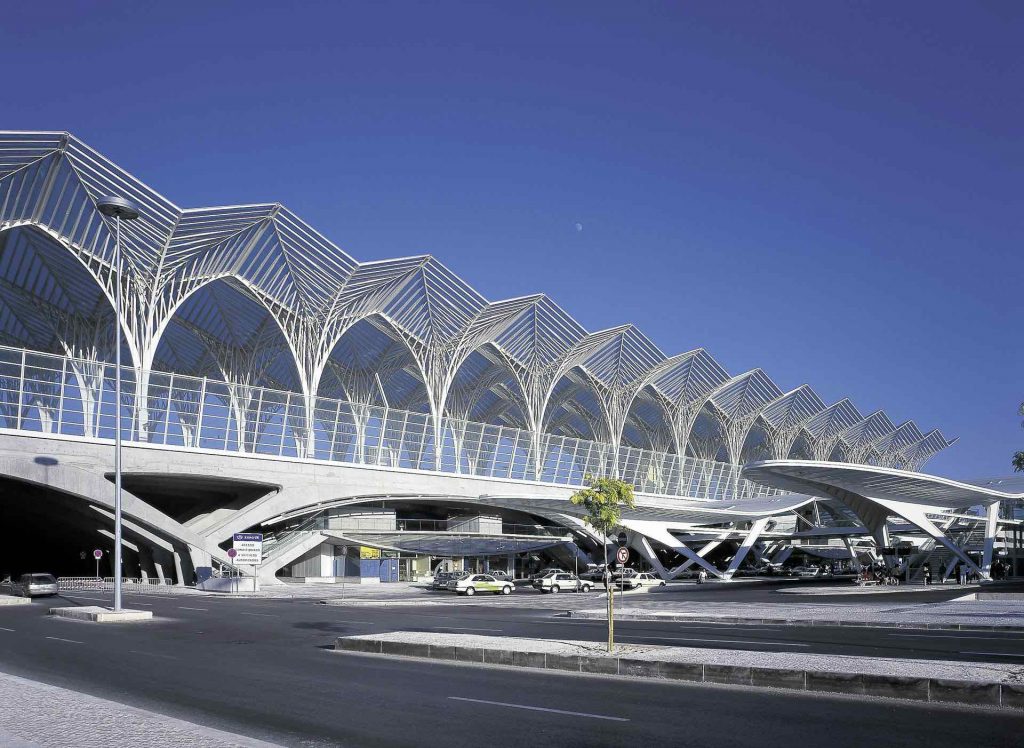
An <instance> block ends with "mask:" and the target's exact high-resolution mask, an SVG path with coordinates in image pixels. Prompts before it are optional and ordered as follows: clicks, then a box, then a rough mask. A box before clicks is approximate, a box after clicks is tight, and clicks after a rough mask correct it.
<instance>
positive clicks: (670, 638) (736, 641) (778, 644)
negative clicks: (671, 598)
mask: <svg viewBox="0 0 1024 748" xmlns="http://www.w3.org/2000/svg"><path fill="white" fill-rule="evenodd" d="M628 638H630V639H657V640H659V641H672V642H715V643H718V642H720V643H722V644H770V645H772V646H775V647H809V646H811V645H810V644H797V643H795V642H773V641H750V640H749V639H696V638H694V637H692V636H639V635H637V634H631V635H630V636H629V637H628Z"/></svg>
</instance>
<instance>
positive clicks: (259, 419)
mask: <svg viewBox="0 0 1024 748" xmlns="http://www.w3.org/2000/svg"><path fill="white" fill-rule="evenodd" d="M108 194H113V195H121V196H124V197H125V198H128V199H130V200H132V201H133V202H135V203H136V204H137V205H138V206H140V210H141V216H140V218H139V220H137V221H133V222H131V223H130V224H127V225H125V226H124V227H123V229H122V234H123V243H124V258H125V260H124V263H123V267H122V268H121V273H122V276H123V277H122V283H123V289H124V294H123V308H122V309H121V310H120V312H121V317H122V319H123V320H124V335H125V340H126V343H125V348H126V354H127V356H128V358H129V360H130V361H131V362H132V366H131V368H132V369H133V371H134V377H133V380H134V388H135V389H134V402H135V403H136V404H137V405H136V407H135V409H134V410H135V412H133V414H132V430H133V435H134V438H135V439H136V440H138V441H147V440H151V439H153V438H158V437H159V436H160V435H162V434H166V432H167V430H168V428H169V426H170V423H171V421H172V420H173V422H174V424H175V427H176V428H179V427H180V429H181V430H182V431H188V430H189V429H193V430H195V429H199V426H198V425H197V424H199V423H200V422H201V421H202V413H201V411H202V408H203V407H204V398H206V397H207V395H206V392H207V389H206V388H207V384H206V383H207V382H210V383H214V382H215V383H216V387H213V390H215V391H216V393H217V395H216V396H217V397H219V398H221V399H222V400H223V404H224V407H225V408H226V409H227V410H229V411H230V412H231V413H232V414H233V416H232V419H233V420H232V423H233V424H234V429H235V430H236V431H237V438H235V437H232V438H231V440H230V443H231V444H232V445H234V446H235V448H237V449H238V450H240V451H246V450H255V449H256V445H258V444H260V443H263V442H261V440H264V441H265V439H266V438H267V434H266V429H267V428H268V424H269V422H270V419H268V417H267V416H266V412H265V410H264V409H263V407H262V406H263V401H262V399H261V398H264V397H267V396H268V395H267V393H268V392H270V391H273V392H274V393H285V394H283V395H280V396H279V395H278V394H275V395H273V397H274V398H279V397H280V399H281V402H280V404H279V411H284V412H286V414H287V420H288V430H289V433H288V435H287V436H285V435H284V434H282V435H281V437H280V438H281V441H282V443H284V441H285V440H286V439H287V441H288V443H289V444H292V443H294V451H295V453H296V454H297V455H298V456H300V457H301V456H303V455H312V454H314V452H315V451H316V449H317V441H318V439H322V438H323V433H324V432H325V430H330V429H334V430H337V428H338V423H337V422H335V423H334V424H333V425H331V426H328V425H327V421H329V420H330V419H331V418H332V417H333V416H332V415H330V414H328V415H325V414H324V412H322V411H323V410H324V409H323V408H321V406H320V405H319V404H318V403H319V401H318V399H319V398H333V399H339V400H344V401H347V402H348V403H349V404H350V407H349V408H348V409H347V412H346V415H345V428H350V429H351V430H352V431H353V432H354V433H355V435H356V437H355V438H354V439H353V441H354V442H355V443H358V444H359V445H363V444H364V442H365V441H366V440H365V439H364V438H362V437H363V436H365V432H366V430H367V429H372V428H374V417H371V415H370V412H371V411H370V409H372V408H385V409H395V410H400V411H404V412H410V413H420V414H423V415H424V416H426V417H427V425H426V426H425V427H424V428H425V432H424V435H423V440H422V442H421V448H422V449H424V450H427V451H431V450H433V452H434V453H435V457H436V460H435V462H436V463H439V462H440V454H441V452H442V451H443V450H444V449H445V444H446V443H447V442H450V441H453V442H454V445H455V450H456V452H457V453H459V454H461V453H462V451H463V450H464V449H465V450H466V451H468V453H469V454H467V456H465V457H464V458H463V457H461V456H460V457H459V458H458V459H457V460H456V462H457V466H461V465H463V464H464V463H465V464H470V468H472V465H471V463H472V462H473V460H475V459H477V457H476V456H475V455H474V454H473V449H472V446H473V445H472V440H473V438H474V435H473V433H474V430H473V429H472V428H469V427H468V426H466V424H473V423H483V424H485V425H487V426H488V427H490V426H494V427H498V428H508V429H512V430H515V433H516V434H518V433H519V432H520V431H521V432H523V433H525V434H527V435H528V436H527V437H526V441H527V442H528V443H529V444H528V446H529V447H530V448H529V450H528V455H529V456H528V457H527V458H526V459H527V460H528V461H529V462H531V463H532V474H533V475H534V476H539V475H540V474H541V473H542V472H543V471H544V470H545V469H546V468H547V463H546V460H548V458H547V457H546V456H545V451H544V449H543V448H542V442H544V440H545V439H547V438H549V437H551V436H559V437H567V438H576V439H585V440H590V441H592V442H594V443H597V444H600V445H604V446H605V447H606V454H605V455H604V457H603V458H602V459H604V460H605V465H606V470H607V472H617V471H620V470H621V463H622V462H623V460H624V459H625V458H624V457H623V454H624V452H623V449H625V448H629V449H632V450H648V451H650V452H653V453H659V454H664V453H674V454H675V455H677V456H678V457H679V458H680V459H690V458H703V459H705V460H711V461H715V460H717V461H722V462H726V463H729V464H731V465H732V466H739V465H740V464H742V463H743V462H745V461H747V460H750V459H758V458H763V457H773V458H785V457H802V458H812V459H819V460H827V459H841V460H843V461H846V462H864V463H870V464H877V465H882V466H889V467H897V468H915V469H916V468H919V467H920V466H921V465H922V464H923V463H924V462H925V461H926V460H927V459H928V458H929V457H931V456H932V455H933V454H935V453H936V452H937V451H939V450H941V449H944V448H946V447H948V446H949V445H950V444H952V441H950V440H947V439H946V438H945V437H943V436H942V434H941V433H940V432H938V431H930V432H928V433H927V434H925V433H922V431H921V430H920V429H918V427H917V426H916V425H915V424H914V423H913V422H908V423H905V424H903V425H901V426H898V427H897V426H896V425H894V424H893V423H892V422H891V421H890V419H889V418H888V417H887V416H886V415H885V414H884V413H882V412H881V411H879V412H877V413H874V414H872V415H870V416H868V417H867V418H863V417H861V415H860V413H859V412H858V411H857V410H856V408H854V406H853V405H852V404H851V403H850V402H849V401H848V400H842V401H840V402H838V403H835V404H834V405H831V406H826V404H825V403H823V402H822V400H821V399H820V398H819V397H818V396H817V395H816V394H815V393H814V391H813V390H812V389H811V387H810V386H808V385H801V386H800V387H797V388H796V389H793V390H790V391H789V392H785V393H784V392H783V391H782V389H781V388H780V387H779V386H778V385H776V384H775V382H773V381H772V380H771V378H770V377H769V376H768V375H767V374H766V373H765V372H764V371H762V370H761V369H754V370H753V371H750V372H747V373H744V374H740V375H738V376H733V377H730V376H729V374H728V373H727V372H726V371H725V369H724V368H723V367H722V366H721V365H720V364H718V362H716V361H715V360H714V358H712V356H711V355H710V354H709V353H708V352H707V351H705V350H704V349H697V350H693V351H689V352H687V353H682V354H679V355H676V356H666V355H665V354H664V353H662V351H661V350H660V349H659V348H658V347H657V345H656V344H655V343H654V342H652V341H651V340H650V339H649V338H648V337H647V336H645V335H644V334H643V333H642V332H641V331H640V330H638V329H637V328H636V327H634V326H632V325H623V326H620V327H615V328H611V329H608V330H602V331H599V332H594V333H590V332H587V331H586V330H585V329H584V328H583V327H582V326H581V325H580V324H579V323H578V322H576V321H575V320H574V319H573V318H572V317H571V316H570V315H569V314H568V313H567V312H565V311H564V310H563V309H562V308H560V307H559V306H558V305H557V304H556V303H554V302H553V301H552V300H551V299H549V298H548V297H547V296H544V295H542V294H536V295H531V296H524V297H520V298H515V299H507V300H502V301H495V302H491V301H488V300H487V299H485V298H484V297H483V296H482V295H481V294H479V293H478V292H477V291H475V290H474V289H473V288H472V287H471V286H470V285H469V284H468V283H466V282H465V281H464V280H462V279H461V278H459V277H458V276H457V275H456V274H455V273H454V272H452V271H451V270H450V269H448V268H447V267H445V266H444V265H443V264H442V263H440V262H439V261H438V260H436V259H434V258H433V257H430V256H419V257H405V258H400V259H393V260H383V261H377V262H368V263H362V262H359V261H357V260H356V259H354V258H352V257H351V256H350V255H348V254H347V253H346V252H344V251H343V250H341V249H340V248H339V247H337V246H336V245H335V244H333V243H332V242H331V241H329V240H328V239H327V238H325V237H324V236H322V235H321V234H319V233H318V232H317V231H316V230H315V229H313V228H312V227H311V226H309V225H307V224H306V223H305V222H303V221H302V220H301V219H300V218H299V217H298V216H296V215H295V214H294V213H292V212H291V211H290V210H288V209H287V208H285V207H284V206H282V205H279V204H276V203H271V204H263V205H243V206H230V207H214V208H181V207H178V206H177V205H175V204H174V203H172V202H171V201H170V200H168V199H167V198H165V197H163V196H161V195H160V194H159V193H157V192H156V191H155V190H153V189H151V188H150V187H148V186H147V185H145V184H144V183H142V182H141V181H139V180H137V179H136V178H134V177H133V176H131V175H130V174H128V173H126V172H125V171H124V170H122V169H120V168H119V167H117V166H116V165H115V164H113V163H112V162H110V161H109V160H107V159H106V158H105V157H103V156H102V155H100V154H99V153H97V152H96V151H94V150H92V149H91V148H89V147H88V146H86V145H85V144H83V143H82V142H81V141H79V140H78V139H76V138H75V137H73V136H71V135H70V134H68V133H64V132H3V133H0V287H2V289H3V294H2V297H0V344H3V345H7V346H10V347H12V348H20V349H24V350H28V351H35V352H40V353H51V354H59V355H61V356H66V357H68V363H67V366H68V367H69V368H70V376H72V377H73V378H74V380H75V382H76V383H77V384H76V387H77V389H78V391H79V392H80V394H81V397H82V400H83V405H82V408H83V410H89V409H90V408H96V407H98V406H97V405H96V404H95V403H91V402H89V401H90V398H92V397H93V395H90V393H96V392H97V386H96V381H97V379H98V378H100V377H101V376H102V375H101V372H102V370H103V365H104V364H105V363H107V362H109V361H110V360H111V358H112V351H111V342H110V341H111V339H112V336H111V335H110V334H109V329H110V325H111V323H112V319H113V317H114V314H113V304H114V293H113V279H114V277H115V273H116V272H117V271H116V269H115V268H114V267H113V234H112V231H113V228H112V224H111V222H110V219H108V218H106V217H104V216H103V215H102V214H101V213H100V212H99V211H98V210H97V209H96V200H97V199H98V197H100V196H102V195H108ZM155 372H162V374H161V376H160V377H158V378H157V379H159V382H160V384H159V385H157V384H156V380H155V379H154V376H155V374H154V373H155ZM178 376H180V377H192V378H194V379H195V380H196V381H200V382H202V385H201V386H199V385H197V386H196V390H197V392H198V393H199V394H197V393H196V392H192V391H191V390H189V392H187V393H185V392H183V393H182V394H181V396H180V397H178V396H177V395H176V394H175V390H174V386H173V382H169V381H168V377H171V378H172V379H173V377H178ZM211 386H212V385H211ZM100 389H101V388H100ZM211 391H212V390H211ZM101 394H102V393H101ZM19 397H20V395H19ZM94 399H95V398H94ZM19 402H20V401H19ZM275 402H276V401H275ZM8 406H9V407H19V408H20V407H21V405H18V406H11V404H10V403H8ZM336 410H338V411H339V412H340V406H339V407H338V408H337V409H336ZM172 411H173V412H172ZM94 418H98V415H97V414H96V413H91V412H90V413H85V414H84V415H83V420H84V421H85V422H86V423H89V422H90V419H94ZM445 419H450V421H451V422H452V423H453V424H456V425H454V426H452V427H451V429H450V432H446V431H445V429H446V426H445ZM335 420H337V419H335ZM19 423H20V420H19ZM458 424H462V425H461V426H459V425H458ZM280 428H281V429H282V430H283V429H284V426H281V427H280ZM403 433H404V432H403ZM510 433H512V432H510ZM197 438H198V437H197ZM497 438H498V440H499V442H500V440H501V439H502V438H503V436H502V435H501V434H500V433H499V436H498V437H497ZM516 439H517V444H518V443H519V442H518V439H519V437H518V436H516ZM227 443H228V440H227V437H225V444H227ZM332 443H333V437H332ZM358 449H363V447H362V446H359V447H358ZM630 459H632V458H630ZM588 464H600V463H588ZM644 469H645V470H649V471H656V470H659V469H661V468H656V467H655V466H653V464H652V465H651V466H650V467H649V468H647V467H645V468H644ZM652 475H653V473H652Z"/></svg>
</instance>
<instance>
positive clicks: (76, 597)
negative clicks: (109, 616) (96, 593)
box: [61, 595, 108, 603]
mask: <svg viewBox="0 0 1024 748" xmlns="http://www.w3.org/2000/svg"><path fill="white" fill-rule="evenodd" d="M61 597H66V598H68V599H70V600H99V601H100V602H101V603H105V602H106V601H107V600H108V598H106V597H84V596H83V595H61Z"/></svg>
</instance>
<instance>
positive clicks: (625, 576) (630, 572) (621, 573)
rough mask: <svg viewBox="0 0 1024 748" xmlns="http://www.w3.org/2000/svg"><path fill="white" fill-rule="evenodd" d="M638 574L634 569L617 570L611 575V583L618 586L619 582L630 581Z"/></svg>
mask: <svg viewBox="0 0 1024 748" xmlns="http://www.w3.org/2000/svg"><path fill="white" fill-rule="evenodd" d="M639 573H640V572H638V571H637V570H636V569H628V568H627V569H618V570H617V571H615V572H613V573H612V581H613V582H614V583H615V584H618V583H619V582H620V581H621V580H630V579H632V578H633V577H635V576H636V575H637V574H639Z"/></svg>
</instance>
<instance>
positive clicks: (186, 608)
mask: <svg viewBox="0 0 1024 748" xmlns="http://www.w3.org/2000/svg"><path fill="white" fill-rule="evenodd" d="M178 610H209V608H188V607H186V606H184V605H179V606H178Z"/></svg>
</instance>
